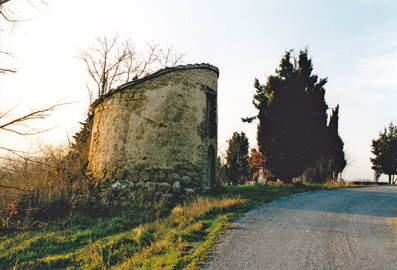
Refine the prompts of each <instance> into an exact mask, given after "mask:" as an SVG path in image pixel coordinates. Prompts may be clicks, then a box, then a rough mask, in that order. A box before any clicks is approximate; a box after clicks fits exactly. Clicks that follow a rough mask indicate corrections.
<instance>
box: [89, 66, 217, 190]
mask: <svg viewBox="0 0 397 270" xmlns="http://www.w3.org/2000/svg"><path fill="white" fill-rule="evenodd" d="M218 77H219V70H218V68H216V67H214V66H212V65H209V64H195V65H185V66H177V67H172V68H166V69H162V70H159V71H157V72H155V73H153V74H151V75H148V76H146V77H144V78H141V79H137V80H134V81H132V82H129V83H126V84H124V85H121V86H119V87H118V88H117V89H115V90H113V91H111V92H109V93H107V94H106V95H104V96H102V97H101V98H99V99H98V100H96V101H95V102H94V104H93V105H92V107H93V110H94V114H95V116H94V124H93V129H92V138H91V146H90V154H89V166H88V175H89V176H90V177H92V178H94V179H95V180H97V181H98V183H100V186H101V188H102V191H103V192H105V191H106V190H108V189H109V188H111V187H113V188H115V187H119V186H120V187H121V186H123V187H126V188H128V189H129V190H131V194H132V196H136V195H137V194H145V193H149V194H157V193H159V192H163V193H165V192H169V193H184V192H185V191H187V190H189V191H192V189H193V190H197V189H203V188H209V187H212V186H213V185H214V184H215V181H216V180H215V179H216V178H215V162H216V150H217V80H218Z"/></svg>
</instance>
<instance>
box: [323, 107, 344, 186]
mask: <svg viewBox="0 0 397 270" xmlns="http://www.w3.org/2000/svg"><path fill="white" fill-rule="evenodd" d="M327 133H328V141H327V145H328V147H329V150H328V156H329V158H330V159H331V168H332V172H333V175H332V178H333V179H335V178H336V177H337V175H338V174H340V173H342V171H343V169H344V168H345V167H346V164H347V162H346V157H345V152H344V150H343V148H344V143H343V141H342V138H341V137H340V135H339V104H338V106H336V108H335V109H333V110H332V114H331V117H330V120H329V124H328V127H327Z"/></svg>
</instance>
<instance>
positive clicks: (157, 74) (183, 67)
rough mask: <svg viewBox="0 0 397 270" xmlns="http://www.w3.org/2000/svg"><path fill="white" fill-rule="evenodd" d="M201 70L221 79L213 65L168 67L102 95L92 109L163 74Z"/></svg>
mask: <svg viewBox="0 0 397 270" xmlns="http://www.w3.org/2000/svg"><path fill="white" fill-rule="evenodd" d="M199 68H207V69H210V70H212V71H215V72H216V74H217V76H218V78H219V69H218V68H217V67H216V66H213V65H210V64H206V63H201V64H188V65H179V66H176V67H166V68H164V69H160V70H158V71H156V72H154V73H152V74H149V75H146V76H145V77H143V78H140V79H137V80H134V81H130V82H127V83H125V84H122V85H120V86H118V87H117V88H116V89H113V90H110V91H109V92H108V93H106V94H104V95H102V96H101V97H99V98H98V99H96V100H95V101H94V102H93V103H92V105H91V108H95V107H96V106H98V105H99V104H100V103H101V102H102V101H103V100H105V99H106V98H107V97H109V96H111V95H113V94H115V93H117V92H120V91H121V90H123V89H126V88H129V87H131V86H133V85H135V84H138V83H141V82H144V81H147V80H151V79H153V78H156V77H158V76H160V75H163V74H166V73H169V72H173V71H176V70H186V69H199Z"/></svg>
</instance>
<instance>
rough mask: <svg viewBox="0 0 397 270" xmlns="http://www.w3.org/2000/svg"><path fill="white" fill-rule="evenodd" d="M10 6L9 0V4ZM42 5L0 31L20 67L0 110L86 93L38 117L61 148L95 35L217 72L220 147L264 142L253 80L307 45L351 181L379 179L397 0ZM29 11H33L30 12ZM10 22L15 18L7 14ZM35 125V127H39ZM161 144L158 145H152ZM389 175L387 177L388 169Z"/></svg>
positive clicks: (394, 60)
mask: <svg viewBox="0 0 397 270" xmlns="http://www.w3.org/2000/svg"><path fill="white" fill-rule="evenodd" d="M11 2H12V1H11ZM48 3H49V5H48V6H47V7H45V8H44V10H45V13H41V14H39V15H37V13H35V18H34V19H32V20H30V21H27V22H23V23H20V24H19V25H18V26H17V28H16V29H15V30H14V32H13V34H11V35H10V34H8V33H5V32H2V33H1V34H2V36H1V46H2V50H4V51H10V52H12V53H14V54H15V55H16V56H17V57H18V58H17V59H5V58H4V57H3V58H2V60H1V66H2V67H15V68H18V73H16V74H9V75H6V76H4V75H1V79H0V80H1V81H0V87H1V88H0V107H1V108H2V109H4V108H9V107H11V106H12V105H15V104H17V103H19V102H20V101H21V100H22V101H23V102H22V103H21V105H20V107H19V110H21V111H22V110H23V109H24V108H28V107H35V108H37V107H41V106H42V105H44V104H49V103H51V102H54V101H56V100H59V99H62V98H66V99H68V100H79V102H77V103H75V104H73V105H70V106H68V107H67V108H65V109H62V110H60V111H58V112H56V113H54V114H53V116H52V117H51V118H48V119H47V120H45V121H44V122H40V121H39V122H37V125H43V124H44V125H46V126H48V127H50V126H53V125H58V126H57V128H55V129H54V130H53V131H51V132H49V133H46V134H44V135H43V136H42V140H45V141H48V142H52V143H54V144H56V143H60V142H62V141H66V138H67V134H70V135H71V134H73V133H74V132H75V131H77V130H79V128H80V125H79V124H78V122H80V121H83V120H84V118H85V112H86V110H87V106H88V95H87V91H86V83H87V82H88V83H89V82H90V81H89V78H88V74H87V73H86V72H85V67H84V66H83V64H82V63H80V62H79V61H78V60H77V59H76V58H75V57H74V56H75V55H77V52H76V50H77V49H79V48H80V49H81V48H84V47H86V46H87V45H91V44H92V43H93V42H94V38H95V37H96V36H103V35H108V36H114V35H115V34H116V33H118V34H119V36H120V37H121V39H131V40H132V41H134V42H135V44H136V45H137V47H138V48H143V47H144V45H145V44H146V42H150V41H155V42H157V43H159V44H161V45H162V46H169V45H173V47H174V49H175V50H176V51H178V52H181V53H184V54H185V58H184V64H194V63H203V62H204V63H209V64H212V65H214V66H216V67H218V68H219V70H220V76H219V81H218V108H219V111H218V120H219V126H218V146H219V150H218V154H220V155H222V153H224V151H225V149H226V148H227V143H226V140H228V139H230V138H231V136H232V134H233V132H235V131H237V132H241V131H243V132H245V133H246V134H247V136H248V138H249V141H250V145H251V147H255V146H256V124H257V123H255V124H245V123H242V122H241V120H240V118H241V117H247V116H253V115H256V114H257V111H256V110H255V108H254V107H253V105H252V98H253V95H254V93H255V89H254V87H253V83H254V79H255V78H258V79H259V80H260V82H261V83H262V84H265V83H266V76H269V75H272V74H274V70H275V69H276V68H277V67H278V65H279V62H280V59H281V58H282V56H283V55H284V53H285V51H287V50H290V49H294V50H295V51H296V54H297V55H298V53H299V50H301V49H304V48H305V47H306V46H308V48H309V56H310V57H312V59H313V65H314V73H315V74H318V76H319V77H320V78H324V77H328V83H327V84H326V85H325V88H326V101H327V103H328V106H329V107H330V108H332V107H335V106H336V105H337V104H340V116H339V132H340V135H341V137H342V139H343V141H344V142H345V151H346V154H347V156H348V157H349V160H348V163H349V164H348V167H347V168H346V169H345V171H344V175H343V177H344V178H345V179H347V180H354V179H373V171H372V170H371V163H370V161H369V158H370V157H371V153H370V149H371V148H370V144H371V140H372V139H374V138H376V137H377V136H378V135H379V132H380V131H382V130H383V128H384V127H386V126H388V124H389V122H390V121H394V123H397V117H396V116H397V114H396V112H395V111H396V109H395V104H396V101H397V81H396V80H395V77H396V71H397V1H394V0H390V1H388V0H356V1H354V0H350V1H346V0H344V1H341V0H333V1H318V0H310V1H296V0H278V1H275V0H274V1H268V0H256V1H247V0H245V1H242V0H241V1H230V0H228V1H223V0H222V1H216V0H211V1H206V0H205V1H187V0H184V1H167V0H158V1H150V0H146V1H133V0H128V1H127V0H118V1H104V0H84V1H77V0H68V1H60V0H57V1H54V0H48ZM27 14H28V15H29V14H30V13H29V12H27ZM2 24H3V25H2V27H3V28H4V27H7V25H6V24H5V23H4V21H2ZM32 124H33V123H32ZM0 136H1V138H2V139H1V143H2V145H3V146H4V145H5V146H10V147H14V148H19V147H21V148H26V147H27V145H28V144H29V143H30V142H31V141H32V139H31V138H15V136H14V135H12V136H11V135H9V134H8V135H7V134H5V133H1V134H0ZM154 151H155V150H154ZM382 179H385V178H384V177H382Z"/></svg>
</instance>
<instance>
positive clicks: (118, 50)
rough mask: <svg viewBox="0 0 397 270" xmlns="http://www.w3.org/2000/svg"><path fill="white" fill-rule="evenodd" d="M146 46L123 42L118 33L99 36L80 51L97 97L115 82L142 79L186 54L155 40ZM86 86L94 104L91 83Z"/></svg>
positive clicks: (173, 63) (112, 86) (173, 64)
mask: <svg viewBox="0 0 397 270" xmlns="http://www.w3.org/2000/svg"><path fill="white" fill-rule="evenodd" d="M147 46H148V50H147V51H146V52H145V53H138V52H137V50H136V49H135V45H134V43H133V42H132V41H131V40H125V41H123V42H120V39H119V36H118V35H115V36H114V37H113V38H108V37H106V36H104V37H96V38H95V44H94V45H93V46H88V47H87V49H84V50H78V51H77V52H78V55H77V58H78V59H80V60H81V61H82V62H83V63H84V64H85V66H86V70H87V72H88V75H89V77H90V78H91V79H92V80H93V82H94V83H95V85H96V88H97V91H96V95H95V96H96V97H97V98H98V97H100V96H102V95H104V94H106V93H107V92H109V91H110V90H111V89H112V88H114V86H115V85H116V84H122V83H126V82H129V81H130V80H131V78H132V77H134V78H139V77H141V76H144V75H146V74H148V73H151V72H153V71H155V70H157V69H159V68H165V67H167V66H175V65H177V64H179V63H181V62H183V57H184V54H177V53H176V52H175V51H174V49H173V47H172V46H170V47H167V48H166V49H162V48H160V46H159V45H158V44H156V43H154V42H151V43H147ZM87 89H88V93H89V96H90V102H91V103H92V102H93V101H94V100H93V99H94V92H93V91H92V90H91V89H90V88H89V87H88V85H87Z"/></svg>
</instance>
